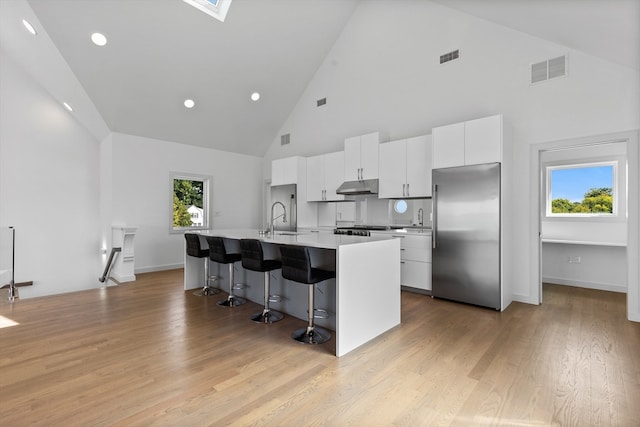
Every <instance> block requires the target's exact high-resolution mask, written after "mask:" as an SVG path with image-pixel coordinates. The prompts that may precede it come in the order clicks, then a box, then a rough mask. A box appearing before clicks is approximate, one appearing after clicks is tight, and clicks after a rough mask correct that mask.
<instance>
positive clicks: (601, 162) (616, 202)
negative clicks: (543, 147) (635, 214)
mask: <svg viewBox="0 0 640 427" xmlns="http://www.w3.org/2000/svg"><path fill="white" fill-rule="evenodd" d="M591 166H613V191H612V193H613V212H612V213H574V214H567V213H552V212H551V179H550V177H551V171H552V170H558V169H572V168H579V167H591ZM621 166H624V170H626V164H625V163H624V159H623V158H622V157H620V156H614V157H609V158H606V159H604V158H601V159H581V160H579V161H574V162H571V161H558V162H547V163H544V164H543V165H542V170H543V174H542V176H543V179H544V181H545V183H544V188H545V190H546V193H545V208H544V219H545V220H560V221H563V220H578V221H581V220H582V221H619V220H621V219H622V220H624V218H623V216H624V215H623V214H624V212H626V204H625V203H624V200H623V199H621V198H620V195H621V194H622V193H621V192H620V189H621V180H620V178H621V175H620V170H621ZM625 187H626V186H625Z"/></svg>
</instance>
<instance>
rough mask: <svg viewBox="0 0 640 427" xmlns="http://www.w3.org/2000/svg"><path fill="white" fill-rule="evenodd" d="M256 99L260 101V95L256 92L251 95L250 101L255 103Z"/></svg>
mask: <svg viewBox="0 0 640 427" xmlns="http://www.w3.org/2000/svg"><path fill="white" fill-rule="evenodd" d="M258 99H260V94H259V93H258V92H253V93H252V94H251V100H252V101H257V100H258Z"/></svg>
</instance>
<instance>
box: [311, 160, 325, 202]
mask: <svg viewBox="0 0 640 427" xmlns="http://www.w3.org/2000/svg"><path fill="white" fill-rule="evenodd" d="M324 163H325V162H324V155H322V156H313V157H307V201H308V202H319V201H322V200H324Z"/></svg>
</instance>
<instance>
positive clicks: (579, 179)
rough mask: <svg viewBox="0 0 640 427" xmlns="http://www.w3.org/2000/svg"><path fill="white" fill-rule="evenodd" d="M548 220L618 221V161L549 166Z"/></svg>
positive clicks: (547, 179)
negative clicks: (591, 219)
mask: <svg viewBox="0 0 640 427" xmlns="http://www.w3.org/2000/svg"><path fill="white" fill-rule="evenodd" d="M545 170H546V176H545V178H546V184H547V185H546V188H547V197H546V216H547V217H550V218H552V217H558V218H560V217H570V218H576V217H582V218H593V217H598V218H603V217H616V216H617V215H618V210H619V205H620V203H619V197H618V194H619V193H618V191H619V189H618V161H617V160H615V161H600V162H590V163H579V164H557V165H549V166H546V168H545Z"/></svg>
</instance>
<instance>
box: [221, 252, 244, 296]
mask: <svg viewBox="0 0 640 427" xmlns="http://www.w3.org/2000/svg"><path fill="white" fill-rule="evenodd" d="M234 276H235V274H234V270H233V263H232V262H231V263H229V296H228V297H227V299H223V300H222V301H218V305H220V306H222V307H236V306H239V305H242V304H244V303H245V302H247V300H245V299H244V298H240V297H237V296H235V295H234V294H233V288H234V284H233V282H234Z"/></svg>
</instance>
